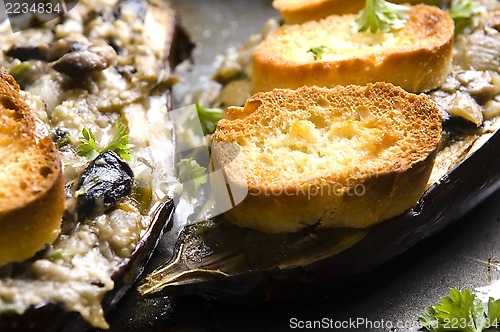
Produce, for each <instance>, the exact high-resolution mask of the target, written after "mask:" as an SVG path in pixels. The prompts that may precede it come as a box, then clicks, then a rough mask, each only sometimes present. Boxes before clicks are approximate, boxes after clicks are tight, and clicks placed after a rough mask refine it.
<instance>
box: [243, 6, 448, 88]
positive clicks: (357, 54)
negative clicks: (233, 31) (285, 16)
mask: <svg viewBox="0 0 500 332" xmlns="http://www.w3.org/2000/svg"><path fill="white" fill-rule="evenodd" d="M354 20H355V15H343V16H329V17H327V18H325V19H323V20H320V21H309V22H306V23H304V24H297V25H284V26H282V27H281V28H279V29H278V30H276V31H275V32H274V33H273V34H271V35H270V36H268V37H267V38H266V39H265V40H264V41H263V42H262V43H261V44H260V45H259V46H258V47H257V48H256V49H255V51H254V54H253V74H252V91H253V92H254V93H255V92H259V91H270V90H272V89H274V88H290V89H294V88H298V87H300V86H303V85H317V86H327V87H332V86H335V85H337V84H342V85H346V84H360V85H363V84H366V83H375V82H389V83H392V84H394V85H399V86H401V87H402V88H403V89H405V90H407V91H410V92H422V91H428V90H431V89H433V88H436V87H438V86H439V85H441V84H442V83H443V82H444V80H445V79H446V77H447V76H448V75H449V73H450V71H451V64H452V52H453V34H454V23H453V20H452V19H451V18H450V16H449V15H448V14H447V13H445V12H443V11H441V10H440V9H439V8H437V7H434V6H425V5H417V6H412V7H411V8H410V12H409V19H408V22H407V23H406V25H405V26H404V27H403V28H402V29H400V30H396V31H392V32H388V33H382V32H380V31H378V32H377V33H371V32H370V31H364V32H358V33H353V24H354ZM315 50H316V51H315Z"/></svg>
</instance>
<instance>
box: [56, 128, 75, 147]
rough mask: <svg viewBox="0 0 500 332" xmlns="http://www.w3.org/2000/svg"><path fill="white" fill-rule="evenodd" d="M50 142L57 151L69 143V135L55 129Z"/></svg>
mask: <svg viewBox="0 0 500 332" xmlns="http://www.w3.org/2000/svg"><path fill="white" fill-rule="evenodd" d="M52 140H53V141H54V143H56V145H57V147H58V148H59V149H61V148H62V147H64V146H66V145H68V144H70V143H71V140H70V138H69V133H68V132H67V131H65V130H63V129H60V128H56V129H55V130H54V131H53V132H52Z"/></svg>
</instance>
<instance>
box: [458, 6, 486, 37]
mask: <svg viewBox="0 0 500 332" xmlns="http://www.w3.org/2000/svg"><path fill="white" fill-rule="evenodd" d="M485 11H486V8H485V7H483V6H481V5H480V4H478V3H477V2H475V1H474V0H452V2H451V6H450V17H451V18H452V19H453V21H454V22H455V34H459V33H463V31H464V30H466V29H467V28H468V27H469V26H470V25H471V23H472V17H473V16H474V15H477V14H481V13H484V12H485Z"/></svg>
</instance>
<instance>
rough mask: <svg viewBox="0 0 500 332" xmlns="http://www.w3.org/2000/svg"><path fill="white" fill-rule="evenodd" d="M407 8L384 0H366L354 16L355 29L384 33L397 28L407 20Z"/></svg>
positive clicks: (401, 26) (402, 25)
mask: <svg viewBox="0 0 500 332" xmlns="http://www.w3.org/2000/svg"><path fill="white" fill-rule="evenodd" d="M408 11H409V8H408V7H406V6H402V5H396V4H393V3H390V2H387V1H385V0H366V5H365V8H364V9H362V10H360V12H359V14H358V16H357V17H356V22H355V23H356V31H357V32H361V31H366V30H368V29H370V31H371V32H372V33H375V32H377V30H380V31H382V32H384V33H386V32H389V31H391V30H398V29H401V28H403V27H404V26H405V24H406V21H407V20H408Z"/></svg>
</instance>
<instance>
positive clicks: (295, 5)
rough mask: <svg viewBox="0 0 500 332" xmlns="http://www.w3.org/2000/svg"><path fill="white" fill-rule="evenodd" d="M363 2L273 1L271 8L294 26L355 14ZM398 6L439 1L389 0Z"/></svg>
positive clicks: (340, 0)
mask: <svg viewBox="0 0 500 332" xmlns="http://www.w3.org/2000/svg"><path fill="white" fill-rule="evenodd" d="M365 2H366V1H365V0H350V1H346V0H274V1H273V6H274V8H276V9H277V10H278V11H279V12H280V13H281V16H283V18H284V19H285V22H286V23H289V24H295V23H303V22H306V21H311V20H319V19H322V18H325V17H327V16H330V15H344V14H355V13H357V12H359V11H360V10H361V9H363V8H364V6H365ZM390 2H393V3H398V4H406V3H409V4H418V3H422V2H425V3H426V4H432V5H437V4H439V3H440V2H441V0H429V1H418V0H390Z"/></svg>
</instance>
